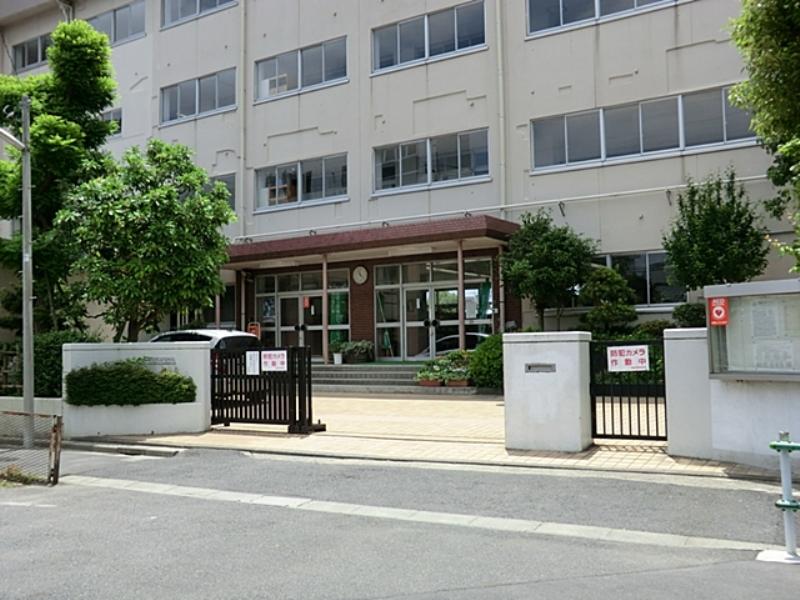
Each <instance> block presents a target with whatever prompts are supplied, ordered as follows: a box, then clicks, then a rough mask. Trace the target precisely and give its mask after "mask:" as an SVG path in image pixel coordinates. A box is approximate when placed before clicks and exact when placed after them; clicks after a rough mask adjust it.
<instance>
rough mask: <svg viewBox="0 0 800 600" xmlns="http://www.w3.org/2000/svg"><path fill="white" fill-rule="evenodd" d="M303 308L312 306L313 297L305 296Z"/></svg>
mask: <svg viewBox="0 0 800 600" xmlns="http://www.w3.org/2000/svg"><path fill="white" fill-rule="evenodd" d="M303 308H311V298H309V297H308V296H303Z"/></svg>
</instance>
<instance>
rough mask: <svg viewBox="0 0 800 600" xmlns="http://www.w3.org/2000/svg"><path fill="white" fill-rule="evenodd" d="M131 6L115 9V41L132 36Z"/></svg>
mask: <svg viewBox="0 0 800 600" xmlns="http://www.w3.org/2000/svg"><path fill="white" fill-rule="evenodd" d="M130 29H131V10H130V6H123V7H122V8H118V9H117V10H115V11H114V41H117V40H124V39H125V38H128V37H130V36H131V31H130Z"/></svg>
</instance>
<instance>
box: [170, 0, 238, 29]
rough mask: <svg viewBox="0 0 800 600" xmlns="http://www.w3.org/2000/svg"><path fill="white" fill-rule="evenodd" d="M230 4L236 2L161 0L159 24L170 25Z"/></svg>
mask: <svg viewBox="0 0 800 600" xmlns="http://www.w3.org/2000/svg"><path fill="white" fill-rule="evenodd" d="M232 4H236V0H162V3H161V23H162V24H163V25H172V24H173V23H177V22H180V21H184V20H186V19H192V18H194V17H197V16H200V15H202V14H204V13H207V12H210V11H213V10H217V9H218V8H222V7H224V6H227V5H232Z"/></svg>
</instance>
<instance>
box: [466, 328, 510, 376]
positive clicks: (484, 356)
mask: <svg viewBox="0 0 800 600" xmlns="http://www.w3.org/2000/svg"><path fill="white" fill-rule="evenodd" d="M469 374H470V379H472V383H473V385H476V386H477V387H481V388H492V389H502V387H503V336H502V335H500V334H499V333H498V334H495V335H491V336H489V337H488V338H486V339H485V340H483V341H482V342H481V343H480V344H478V346H477V347H476V348H475V350H473V351H472V353H471V354H470V357H469Z"/></svg>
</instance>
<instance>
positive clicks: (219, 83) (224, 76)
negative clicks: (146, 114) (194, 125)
mask: <svg viewBox="0 0 800 600" xmlns="http://www.w3.org/2000/svg"><path fill="white" fill-rule="evenodd" d="M235 104H236V69H226V70H225V71H220V72H219V73H213V74H212V75H208V76H206V77H201V78H200V79H190V80H189V81H182V82H181V83H178V84H176V85H171V86H169V87H165V88H162V90H161V122H162V123H169V122H170V121H176V120H179V119H185V118H188V117H193V116H196V115H203V114H207V113H211V112H214V111H217V110H221V109H223V108H228V107H230V106H234V105H235Z"/></svg>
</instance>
